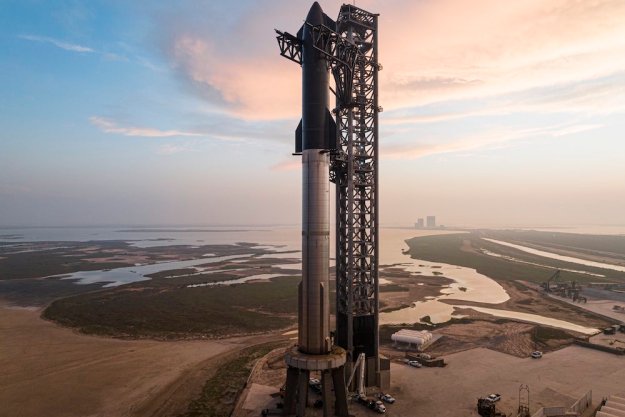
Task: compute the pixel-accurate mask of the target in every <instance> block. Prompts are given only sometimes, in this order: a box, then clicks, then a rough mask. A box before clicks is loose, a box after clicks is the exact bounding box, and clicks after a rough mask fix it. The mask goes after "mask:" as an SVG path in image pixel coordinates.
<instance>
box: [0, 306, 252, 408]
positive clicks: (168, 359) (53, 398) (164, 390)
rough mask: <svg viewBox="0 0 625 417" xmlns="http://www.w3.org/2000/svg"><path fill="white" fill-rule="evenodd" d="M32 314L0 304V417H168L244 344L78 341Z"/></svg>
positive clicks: (231, 341) (90, 338)
mask: <svg viewBox="0 0 625 417" xmlns="http://www.w3.org/2000/svg"><path fill="white" fill-rule="evenodd" d="M39 314H40V311H39V310H37V309H24V308H12V307H6V306H0V369H1V370H2V372H0V404H1V405H2V406H1V407H0V417H13V416H20V417H28V416H33V417H40V416H55V417H74V416H76V417H78V416H80V417H86V416H154V415H171V414H172V413H171V412H173V411H183V410H184V408H183V409H182V410H180V407H186V405H187V404H188V402H189V400H190V399H192V398H193V397H194V396H195V395H196V394H197V393H198V392H199V389H200V388H201V386H202V384H203V382H204V380H205V379H206V377H207V374H209V373H210V372H211V369H213V366H212V365H213V362H215V361H216V360H218V359H219V356H220V354H222V353H224V352H227V351H231V350H233V349H240V348H243V347H245V346H247V345H250V344H252V342H250V341H249V340H248V339H246V338H239V339H229V340H222V341H176V342H157V341H126V340H117V339H108V338H102V337H95V336H86V335H82V334H78V333H75V332H73V331H72V330H70V329H67V328H63V327H60V326H57V325H55V324H53V323H51V322H47V321H45V320H42V319H41V318H40V317H39ZM257 339H259V338H257ZM157 411H158V412H157Z"/></svg>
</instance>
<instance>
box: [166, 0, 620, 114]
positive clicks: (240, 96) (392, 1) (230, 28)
mask: <svg viewBox="0 0 625 417" xmlns="http://www.w3.org/2000/svg"><path fill="white" fill-rule="evenodd" d="M361 3H362V4H360V3H359V6H360V7H363V8H365V9H369V10H372V11H375V12H379V13H380V21H379V24H380V57H381V62H382V63H383V64H384V70H383V71H382V72H381V73H380V91H381V102H380V104H382V105H383V106H384V108H385V109H386V110H387V111H388V110H394V109H402V108H411V107H414V106H423V105H427V104H430V103H441V102H451V101H457V100H477V99H484V98H488V97H493V96H497V95H507V94H514V93H517V92H523V91H530V90H532V89H536V88H547V87H552V86H555V85H562V84H567V83H568V84H575V83H580V82H584V81H587V80H592V79H595V78H597V77H604V76H607V75H609V74H613V73H616V72H619V71H623V70H625V25H623V24H622V22H623V20H624V19H625V3H624V2H622V1H621V0H604V1H581V2H573V3H571V2H570V1H566V0H527V1H523V2H515V3H513V4H511V3H510V2H501V1H499V0H484V1H481V2H480V3H479V6H478V5H476V3H475V2H472V1H468V0H436V1H419V2H414V1H412V0H389V1H386V2H383V3H381V2H374V1H373V0H362V2H361ZM201 7H204V8H208V10H206V12H207V13H204V14H203V13H201V11H198V10H197V7H196V4H195V3H193V6H191V3H187V2H183V3H182V6H181V7H180V9H181V10H180V11H179V12H178V14H177V15H176V16H174V17H173V18H172V17H171V16H169V15H168V16H167V19H169V22H171V24H168V25H167V26H162V25H159V28H162V27H167V29H166V31H165V32H166V33H164V34H161V41H162V47H163V50H164V51H165V53H166V56H167V58H168V59H169V60H170V63H171V65H172V68H173V69H174V70H175V71H176V72H177V73H178V74H179V75H180V76H181V78H182V79H183V80H185V82H187V83H189V85H190V86H191V91H193V92H195V93H196V94H199V95H201V96H202V97H203V98H205V99H206V100H207V101H208V102H210V103H211V105H213V106H215V108H220V109H223V110H224V111H226V112H228V113H229V114H231V115H233V116H235V117H241V118H245V119H248V120H249V119H265V120H268V119H283V118H296V117H297V115H298V114H299V113H300V109H301V102H300V100H301V96H300V88H301V87H300V76H301V74H300V69H299V68H298V67H297V66H296V65H294V64H293V63H291V62H288V61H285V60H284V59H282V58H281V57H280V56H279V55H278V53H277V46H276V44H275V39H274V37H273V34H272V31H271V28H273V27H278V28H280V29H284V30H287V31H290V32H292V33H295V31H297V29H298V26H299V22H300V21H301V20H298V17H299V16H302V17H303V16H305V14H306V11H307V8H308V7H309V3H308V2H305V1H303V0H301V1H293V2H288V4H285V2H283V1H279V0H266V1H263V2H250V3H248V4H246V7H245V8H243V9H242V10H243V11H241V10H239V11H238V12H237V13H230V14H229V15H228V16H229V17H228V19H221V20H220V21H215V22H214V24H210V25H200V24H199V23H198V22H197V18H196V17H195V16H197V15H198V13H199V14H202V15H210V13H208V12H210V11H214V10H213V9H214V8H215V7H220V6H215V5H212V4H207V5H204V6H201ZM337 8H338V6H334V9H332V8H330V7H329V8H328V9H327V10H326V13H328V14H329V15H330V16H334V15H336V13H337V11H338V10H336V9H337ZM222 12H224V11H223V10H222ZM213 15H214V14H213ZM217 15H219V14H217ZM221 15H222V16H223V14H221ZM251 40H253V42H252V41H251ZM561 94H565V93H564V92H561Z"/></svg>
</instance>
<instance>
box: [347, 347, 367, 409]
mask: <svg viewBox="0 0 625 417" xmlns="http://www.w3.org/2000/svg"><path fill="white" fill-rule="evenodd" d="M365 362H366V361H365V354H364V353H361V354H360V355H358V359H356V362H355V363H354V368H353V369H352V374H351V375H350V376H349V379H348V380H347V386H348V387H349V386H351V384H352V380H353V379H354V376H355V375H356V371H359V375H358V388H357V392H358V397H360V398H365V397H366V396H367V393H366V392H365Z"/></svg>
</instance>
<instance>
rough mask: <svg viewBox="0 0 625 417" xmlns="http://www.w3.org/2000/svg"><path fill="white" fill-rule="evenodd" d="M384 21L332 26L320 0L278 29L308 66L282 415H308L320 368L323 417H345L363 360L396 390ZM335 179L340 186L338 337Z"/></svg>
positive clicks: (370, 379)
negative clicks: (385, 275)
mask: <svg viewBox="0 0 625 417" xmlns="http://www.w3.org/2000/svg"><path fill="white" fill-rule="evenodd" d="M377 22H378V15H377V14H373V13H369V12H367V11H365V10H363V9H360V8H358V7H356V6H354V5H349V4H344V5H343V6H341V9H340V12H339V16H338V19H337V20H336V21H334V20H332V19H331V18H330V17H328V16H327V15H326V14H325V13H323V10H322V9H321V6H320V5H319V3H317V2H315V3H314V4H313V5H312V7H311V8H310V11H309V13H308V15H307V17H306V20H305V22H304V25H303V26H302V27H301V28H300V30H299V31H298V32H297V35H291V34H289V33H286V32H280V31H276V33H277V34H278V36H277V39H278V45H279V47H280V54H281V55H282V56H284V57H286V58H288V59H290V60H291V61H294V62H296V63H298V64H300V65H301V67H302V120H301V121H300V124H299V126H298V127H297V129H296V133H295V154H296V155H301V158H302V281H301V282H300V284H299V289H298V306H299V307H298V320H299V322H298V324H299V327H298V344H297V345H296V346H294V347H293V348H292V349H290V350H289V351H288V352H287V354H286V356H285V361H286V363H287V382H286V394H285V402H284V414H285V415H297V416H298V417H303V416H304V415H305V412H306V406H307V403H308V381H309V377H310V372H311V371H317V372H319V373H320V375H321V383H322V396H323V407H324V416H326V417H327V416H331V415H336V416H347V415H348V410H347V392H346V390H347V388H348V387H346V385H345V380H346V378H345V375H346V373H350V372H351V370H352V367H353V364H354V362H355V361H356V359H357V358H358V356H359V355H361V354H364V355H365V358H366V361H365V364H366V365H365V366H366V368H365V369H366V372H365V373H364V381H362V382H363V383H364V385H366V386H380V387H382V388H384V387H387V386H388V385H389V380H390V375H389V373H390V368H389V362H388V360H385V359H381V358H380V356H379V351H378V310H379V307H378V303H379V301H378V300H379V299H378V294H379V293H378V251H379V248H378V242H379V239H378V113H379V112H380V111H381V107H379V105H378V94H377V93H378V71H379V70H380V69H381V66H380V65H379V64H378V48H377V44H378V42H377V33H378V31H377V26H378V24H377ZM330 74H331V75H332V78H333V80H334V88H330V83H329V80H330ZM330 91H332V93H333V94H334V96H335V107H334V109H332V111H330V108H329V104H330V101H329V96H330ZM330 181H332V182H334V183H335V185H336V195H335V199H336V215H335V218H336V226H335V227H336V231H335V232H336V254H335V256H336V331H335V333H334V335H333V336H332V333H331V331H330V299H329V266H330V265H329V258H330ZM332 386H333V388H332Z"/></svg>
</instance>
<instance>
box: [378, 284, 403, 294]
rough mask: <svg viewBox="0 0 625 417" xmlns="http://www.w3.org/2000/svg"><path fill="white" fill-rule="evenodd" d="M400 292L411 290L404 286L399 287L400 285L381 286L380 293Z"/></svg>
mask: <svg viewBox="0 0 625 417" xmlns="http://www.w3.org/2000/svg"><path fill="white" fill-rule="evenodd" d="M398 291H409V289H408V287H404V286H403V285H398V284H385V285H380V292H398Z"/></svg>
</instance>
